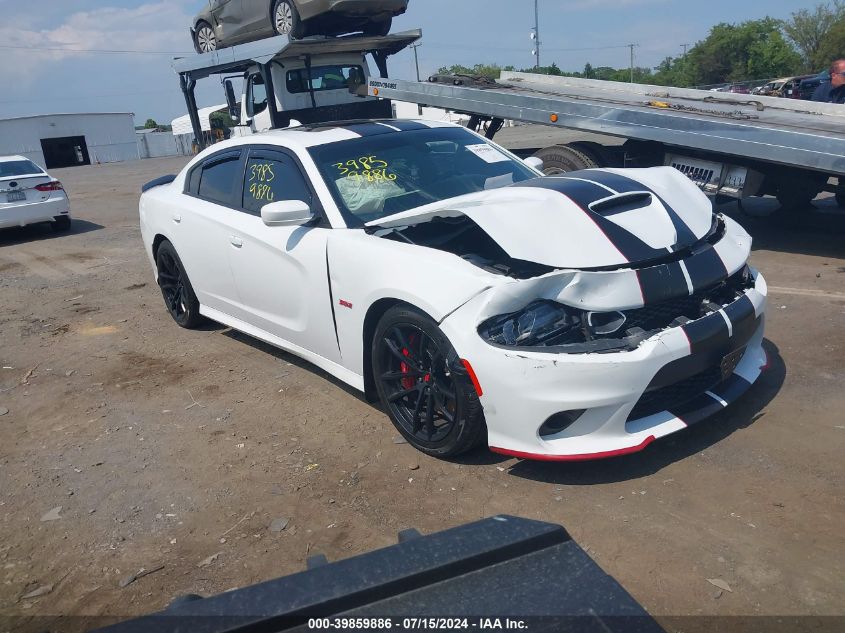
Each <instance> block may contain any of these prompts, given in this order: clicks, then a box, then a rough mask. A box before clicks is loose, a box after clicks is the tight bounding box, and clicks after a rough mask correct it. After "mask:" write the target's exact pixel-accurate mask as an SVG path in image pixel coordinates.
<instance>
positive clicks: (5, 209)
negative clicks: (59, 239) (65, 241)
mask: <svg viewBox="0 0 845 633" xmlns="http://www.w3.org/2000/svg"><path fill="white" fill-rule="evenodd" d="M39 222H50V223H51V225H52V227H53V229H54V230H56V231H67V230H68V229H69V228H70V202H69V201H68V197H67V194H66V193H65V190H64V187H62V183H60V182H59V181H58V180H56V179H55V178H53V177H52V176H50V174H48V173H47V172H46V171H44V170H43V169H41V168H40V167H39V166H38V165H36V164H35V163H33V162H32V161H31V160H29V159H28V158H25V157H23V156H0V229H4V228H8V227H12V226H26V225H28V224H37V223H39Z"/></svg>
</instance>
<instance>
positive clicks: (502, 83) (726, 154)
mask: <svg viewBox="0 0 845 633" xmlns="http://www.w3.org/2000/svg"><path fill="white" fill-rule="evenodd" d="M366 94H367V95H368V96H378V97H383V98H386V99H396V100H399V101H410V102H413V103H418V104H421V105H426V106H431V107H438V108H445V109H448V110H453V111H455V112H461V113H466V114H469V115H471V116H472V119H471V122H470V124H471V125H473V124H474V125H478V124H479V123H481V122H483V121H487V122H488V131H487V136H488V137H491V138H492V136H493V134H495V132H496V131H497V130H498V129H499V128H500V127H501V125H502V122H503V121H504V120H507V119H510V120H513V121H521V122H525V123H539V124H542V125H549V126H552V127H559V128H570V129H574V130H581V131H584V132H590V133H597V134H604V135H608V136H615V137H619V138H622V139H626V142H625V143H624V144H623V145H621V146H605V145H599V144H596V143H577V142H576V143H573V144H571V145H557V146H553V147H548V148H538V152H537V155H538V156H540V157H541V158H543V160H544V163H545V170H546V172H547V173H560V172H563V171H570V170H575V169H583V168H588V167H609V166H631V167H646V166H655V165H672V166H674V167H676V168H678V169H679V170H681V171H682V172H684V173H685V174H687V175H688V176H689V177H690V178H691V179H692V180H694V181H695V182H696V184H698V185H699V187H701V188H702V189H703V190H704V192H705V193H707V194H710V195H719V194H721V195H727V196H731V197H735V198H743V197H748V196H753V195H763V194H774V195H777V196H778V199H779V200H780V201H781V203H782V204H783V205H784V206H789V207H791V206H798V205H800V204H803V203H807V202H809V201H810V200H812V199H813V198H814V197H815V196H816V195H817V194H818V193H819V192H821V191H822V190H824V189H828V190H835V191H836V193H837V199H839V200H840V202H843V201H845V190H843V189H842V188H841V187H830V186H829V185H828V184H827V183H828V180H829V179H830V177H840V176H845V107H843V106H841V105H837V104H827V103H812V102H806V101H794V100H789V99H778V98H776V97H762V96H760V97H758V96H754V97H752V96H750V95H739V94H729V93H712V92H708V91H703V90H693V89H685V88H667V87H665V86H650V85H642V84H625V83H620V82H610V81H599V80H590V79H577V78H570V77H554V76H548V75H537V74H532V73H518V72H503V73H502V77H501V78H500V79H499V80H498V81H491V80H490V81H485V80H478V79H473V78H468V77H453V76H434V77H432V78H430V80H429V81H428V82H416V81H401V80H394V79H390V80H384V79H378V78H371V79H370V81H369V83H368V87H367V92H366ZM843 183H845V181H843Z"/></svg>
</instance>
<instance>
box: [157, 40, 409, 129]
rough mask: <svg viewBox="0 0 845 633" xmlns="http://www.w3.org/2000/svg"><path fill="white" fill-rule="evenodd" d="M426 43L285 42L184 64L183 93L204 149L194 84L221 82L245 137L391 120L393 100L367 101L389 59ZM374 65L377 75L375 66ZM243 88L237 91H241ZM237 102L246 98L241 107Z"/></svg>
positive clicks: (179, 64) (180, 68) (180, 63)
mask: <svg viewBox="0 0 845 633" xmlns="http://www.w3.org/2000/svg"><path fill="white" fill-rule="evenodd" d="M421 37H422V31H421V30H419V29H414V30H411V31H404V32H401V33H394V34H390V35H381V36H379V35H349V36H344V37H326V36H313V37H306V38H303V39H299V40H291V39H290V38H289V37H288V36H286V35H279V36H277V37H271V38H267V39H263V40H259V41H256V42H249V43H246V44H240V45H237V46H232V47H230V48H224V49H220V50H216V51H212V52H209V53H202V54H199V55H194V56H191V57H184V58H178V59H176V60H174V62H173V69H174V70H175V71H176V72H177V73H178V74H179V80H180V84H181V87H182V92H183V93H184V95H185V103H186V105H187V107H188V114H189V115H190V117H191V125H192V127H193V129H194V135H195V137H196V138H197V142H198V144H202V141H201V138H202V134H201V130H200V123H199V117H198V115H197V105H196V99H195V96H194V88H195V86H196V82H197V81H198V80H200V79H205V78H208V77H211V76H212V75H218V76H222V78H223V83H224V86H225V90H226V102H227V104H228V107H229V114H230V115H231V117H232V118H233V119H234V120H235V121H236V122H237V126H236V128H235V135H237V136H244V135H248V134H254V133H257V132H262V131H265V130H270V129H279V128H285V127H288V126H289V125H291V123H292V122H294V121H296V122H298V123H301V124H308V123H319V122H324V121H341V120H351V119H384V118H391V117H392V116H393V110H392V105H391V102H390V100H387V99H382V98H376V97H375V96H369V95H367V93H366V90H365V89H364V88H362V90H358V88H361V87H365V86H366V85H367V83H368V81H369V80H370V79H371V78H372V77H383V78H386V77H387V58H388V57H389V56H390V55H393V54H395V53H398V52H399V51H401V50H404V49H405V48H406V47H407V46H409V45H410V44H413V43H414V42H416V41H417V40H419V39H420V38H421ZM370 61H372V62H374V64H375V71H373V69H372V67H371V66H370ZM239 81H242V84H239V85H238V87H237V89H236V87H235V83H236V82H239ZM236 95H240V100H238V98H237V96H236Z"/></svg>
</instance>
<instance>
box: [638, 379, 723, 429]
mask: <svg viewBox="0 0 845 633" xmlns="http://www.w3.org/2000/svg"><path fill="white" fill-rule="evenodd" d="M721 380H722V370H721V368H720V367H719V366H718V365H717V366H715V367H711V368H710V369H705V370H704V371H703V372H701V373H698V374H694V375H693V376H690V377H689V378H685V379H684V380H680V381H678V382H676V383H674V384H671V385H666V386H665V387H661V388H660V389H655V390H654V391H646V392H645V393H644V394H643V395H642V396H640V399H639V400H638V401H637V404H636V405H634V408H633V409H631V413H629V414H628V421H631V420H639V419H640V418H645V417H648V416H650V415H654V414H655V413H659V412H660V411H665V410H666V409H672V408H673V407H678V406H680V405H682V404H686V403H687V402H689V401H690V400H692V399H693V398H695V397H696V396H699V395H701V394H702V393H704V392H705V391H707V390H709V389H712V388H713V387H715V386H716V385H718V384H719V383H720V382H721Z"/></svg>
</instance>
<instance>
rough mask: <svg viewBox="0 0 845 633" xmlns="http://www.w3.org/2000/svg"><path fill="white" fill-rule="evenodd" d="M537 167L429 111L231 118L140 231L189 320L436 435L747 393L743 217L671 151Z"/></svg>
mask: <svg viewBox="0 0 845 633" xmlns="http://www.w3.org/2000/svg"><path fill="white" fill-rule="evenodd" d="M535 167H536V165H533V166H532V165H530V164H528V163H527V162H524V161H522V160H520V159H519V158H517V157H515V156H514V155H513V154H511V153H509V152H508V151H506V150H504V149H502V148H501V147H499V146H498V145H495V144H494V143H492V142H490V141H488V140H486V139H484V138H483V137H481V136H479V135H477V134H475V133H474V132H471V131H469V130H467V129H465V128H461V127H458V126H454V125H451V124H447V123H441V122H429V121H403V120H394V119H391V120H385V121H361V122H347V123H338V124H319V125H308V126H301V127H297V128H293V129H286V130H279V131H274V132H269V133H266V134H260V135H255V136H250V137H245V138H239V139H233V140H230V141H226V142H223V143H219V144H217V145H214V146H212V147H211V148H209V149H207V150H205V151H204V152H202V153H201V154H199V155H198V156H197V157H196V158H195V159H194V160H192V161H191V162H190V163H189V164H188V165H187V166H186V167H185V169H184V170H182V172H181V173H180V174H179V175H178V176H166V177H163V178H160V179H158V180H156V181H153V182H151V183H148V184H147V185H145V186H144V192H143V193H142V195H141V200H140V220H141V232H142V237H143V241H144V249H145V251H146V253H147V256H148V257H149V259H150V262H151V264H152V266H153V270H154V271H155V273H156V276H157V279H158V284H159V286H160V287H161V291H162V294H163V297H164V300H165V304H166V306H167V309H168V310H169V312H170V314H171V316H172V317H173V319H174V320H175V321H176V322H177V323H178V324H179V325H181V326H183V327H192V326H195V325H197V324H198V323H199V322H200V321H201V320H202V318H203V317H208V318H210V319H213V320H215V321H218V322H220V323H223V324H226V325H229V326H231V327H233V328H235V329H237V330H240V331H242V332H245V333H247V334H250V335H252V336H255V337H257V338H259V339H262V340H264V341H266V342H268V343H270V344H272V345H276V346H278V347H281V348H283V349H285V350H288V351H290V352H292V353H294V354H297V355H299V356H301V357H302V358H305V359H307V360H309V361H311V362H312V363H314V364H315V365H317V366H318V367H320V368H322V369H324V370H325V371H327V372H329V373H330V374H332V375H334V376H336V377H337V378H339V379H341V380H343V381H345V382H347V383H349V384H350V385H352V386H353V387H355V388H357V389H360V390H361V391H363V392H364V393H365V394H366V395H367V396H368V397H370V398H371V399H372V400H375V399H379V400H380V401H381V403H382V405H383V407H384V409H385V411H386V412H387V414H388V415H389V416H390V419H391V420H392V422H393V424H394V425H395V426H396V428H397V429H398V430H399V432H400V433H401V434H402V435H403V436H404V437H405V438H406V439H407V440H408V442H410V443H411V444H412V445H413V446H415V447H416V448H417V449H419V450H421V451H423V452H425V453H427V454H430V455H435V456H438V457H447V456H451V455H457V454H459V453H461V452H464V451H467V450H469V449H471V448H472V447H474V446H476V445H479V444H482V443H487V445H488V446H489V447H490V448H491V450H494V451H497V452H500V453H504V454H508V455H515V456H519V457H526V458H534V459H545V460H579V459H594V458H599V457H608V456H612V455H619V454H623V453H629V452H633V451H637V450H640V449H642V448H644V447H645V446H646V445H647V444H649V443H650V442H651V441H653V440H654V439H656V438H659V437H662V436H665V435H668V434H669V433H673V432H675V431H679V430H681V429H684V428H686V427H687V426H689V425H691V424H694V423H697V422H699V421H701V420H704V419H705V418H707V417H708V416H710V415H711V414H713V413H715V412H717V411H720V410H721V409H722V408H724V407H725V406H727V405H728V404H729V403H730V402H732V401H734V400H735V399H736V398H737V397H739V396H740V395H741V394H742V393H744V392H745V391H746V390H747V389H748V388H749V387H750V386H751V383H753V382H754V381H755V380H756V379H757V377H758V376H759V375H760V372H761V370H762V369H763V368H764V366H765V365H766V362H767V361H766V355H765V352H764V350H763V348H762V340H763V318H764V316H763V313H764V309H765V303H766V284H765V281H764V280H763V277H762V275H760V274H758V273H757V272H756V271H755V270H753V269H751V268H749V266H748V265H747V262H746V260H747V258H748V255H749V251H750V248H751V238H750V237H749V235H748V234H747V233H746V232H745V231H744V230H743V229H742V228H741V227H740V226H739V225H738V224H737V223H735V222H734V221H733V220H731V219H730V218H728V217H725V216H722V215H719V214H714V213H713V211H712V208H711V205H710V202H709V201H708V200H707V198H706V197H705V196H704V195H703V194H702V193H701V192H700V191H699V190H698V189H697V188H696V186H695V185H694V184H693V183H692V182H691V181H690V180H689V179H688V178H687V177H686V176H684V175H682V174H681V173H680V172H678V171H676V170H674V169H673V168H671V167H658V168H653V169H630V170H618V169H589V170H583V171H579V172H572V173H569V174H566V175H564V176H561V177H541V176H542V174H541V173H540V172H539V171H537V170H536V169H535ZM338 423H341V421H338Z"/></svg>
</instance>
